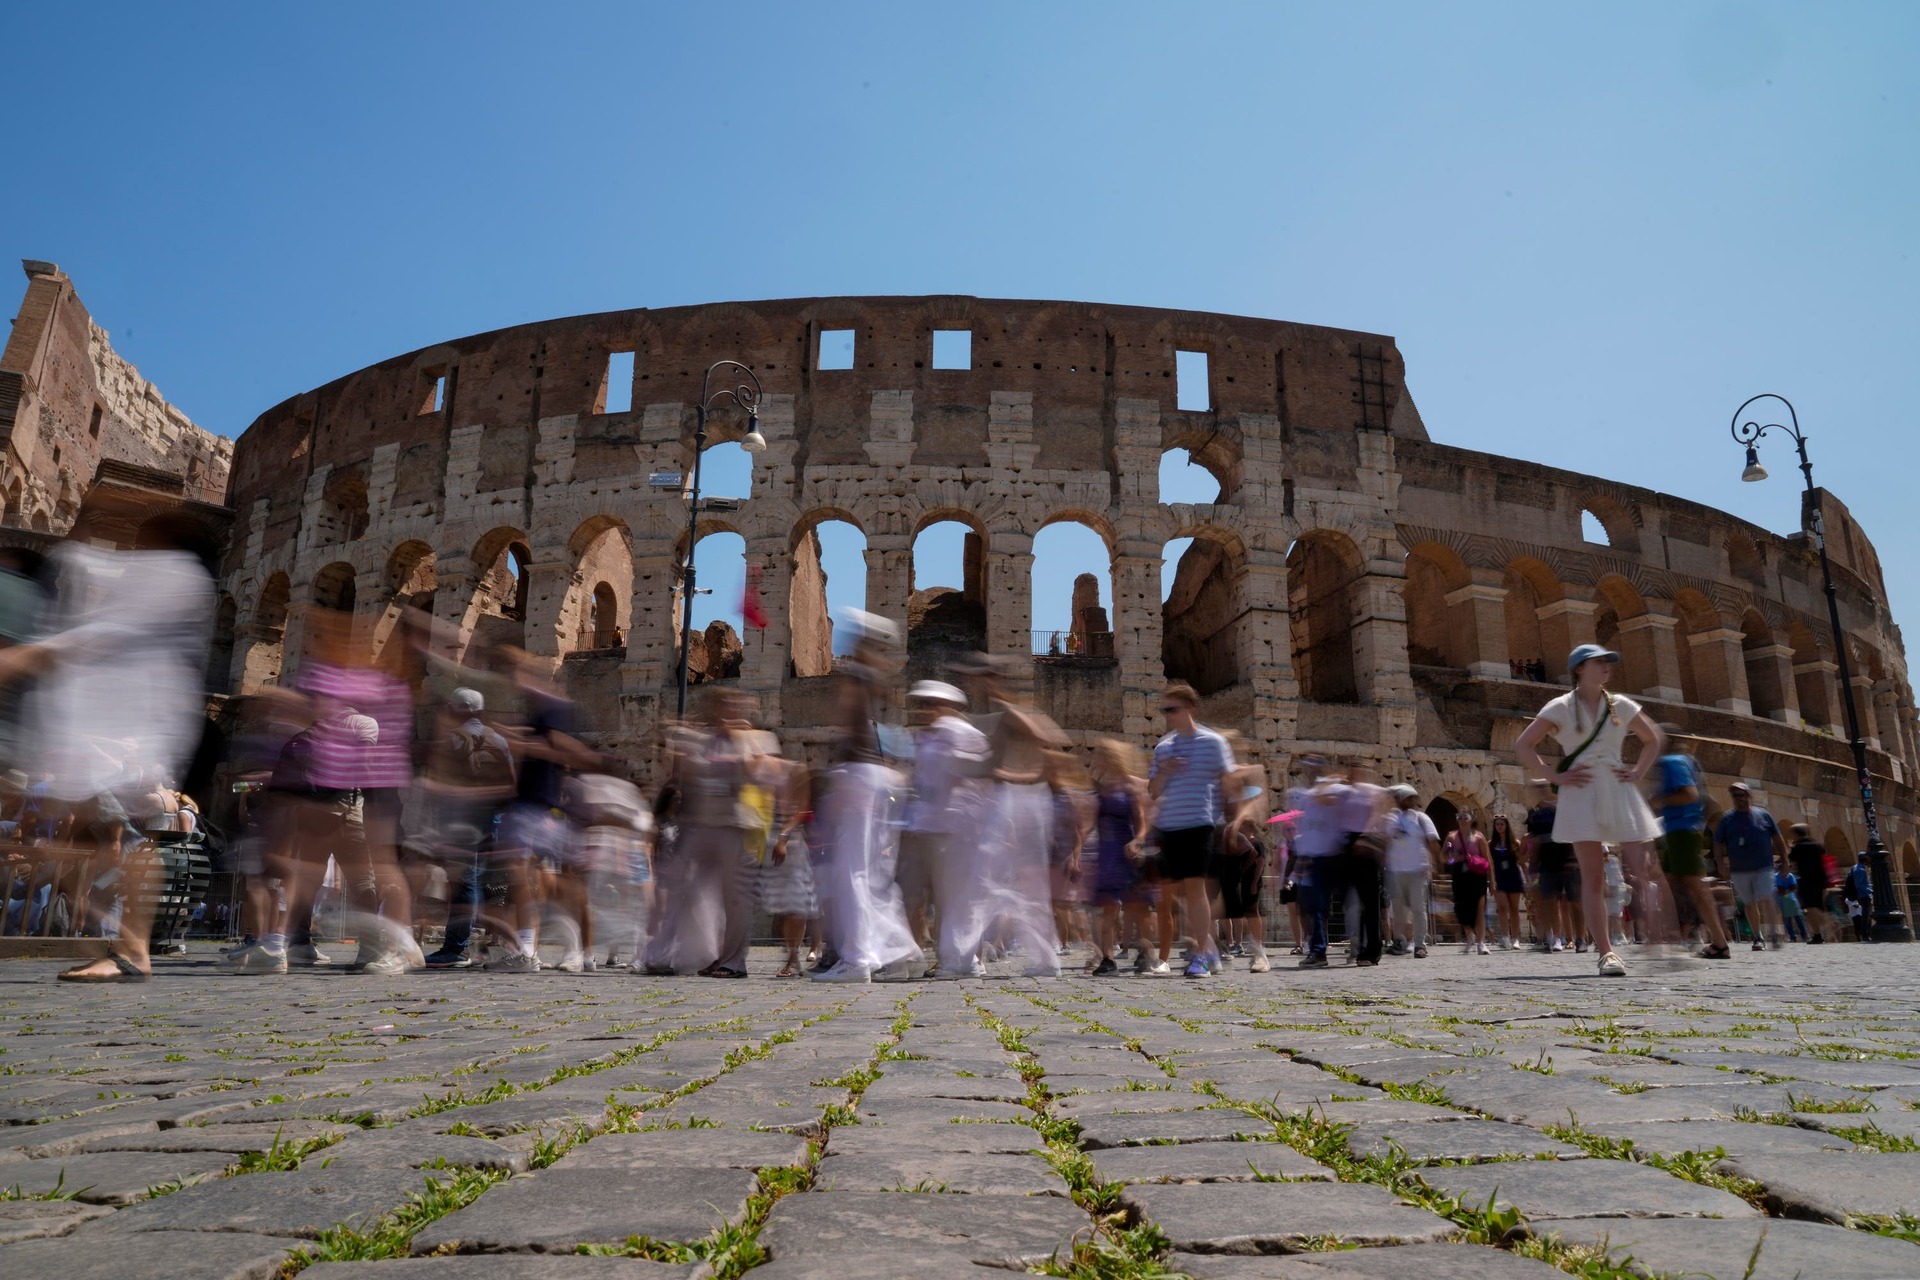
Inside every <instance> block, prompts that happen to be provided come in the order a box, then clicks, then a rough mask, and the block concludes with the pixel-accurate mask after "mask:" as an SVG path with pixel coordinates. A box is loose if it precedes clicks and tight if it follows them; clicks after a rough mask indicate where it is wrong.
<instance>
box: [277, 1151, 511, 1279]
mask: <svg viewBox="0 0 1920 1280" xmlns="http://www.w3.org/2000/svg"><path fill="white" fill-rule="evenodd" d="M506 1176H507V1174H506V1171H505V1170H504V1169H465V1170H461V1171H460V1172H458V1173H456V1174H454V1175H453V1177H452V1178H450V1179H448V1180H446V1181H444V1182H443V1181H441V1180H440V1179H438V1178H431V1177H430V1178H428V1179H426V1187H425V1189H424V1190H422V1191H419V1192H416V1193H415V1194H414V1195H413V1196H411V1197H410V1198H409V1199H408V1201H407V1203H406V1204H405V1205H403V1206H401V1207H400V1208H399V1209H396V1210H394V1211H393V1212H392V1213H389V1214H385V1215H383V1216H381V1217H380V1218H379V1219H377V1220H376V1221H374V1222H373V1223H371V1224H369V1225H368V1226H367V1227H365V1228H363V1229H356V1228H353V1227H328V1228H327V1229H326V1230H324V1231H322V1232H321V1233H320V1234H319V1236H318V1237H316V1238H315V1240H314V1242H313V1243H312V1244H310V1245H306V1246H303V1247H302V1248H300V1249H298V1250H296V1251H295V1252H294V1254H293V1256H292V1257H291V1258H290V1259H288V1261H287V1262H286V1264H285V1265H284V1266H283V1267H282V1268H281V1275H282V1277H285V1276H291V1275H293V1274H295V1273H296V1272H299V1271H302V1270H304V1269H306V1268H307V1267H309V1266H312V1265H313V1264H314V1263H316V1262H373V1261H377V1260H379V1259H382V1258H404V1257H406V1256H407V1254H408V1252H409V1250H410V1247H411V1246H412V1243H413V1237H414V1236H415V1235H417V1234H419V1232H420V1229H421V1228H422V1227H424V1226H426V1225H427V1224H428V1223H429V1222H433V1221H435V1220H436V1219H439V1218H444V1217H446V1216H447V1215H448V1214H449V1213H452V1212H453V1211H454V1210H456V1209H463V1208H465V1207H466V1206H467V1205H470V1204H472V1203H473V1202H474V1201H475V1200H477V1199H479V1198H480V1193H481V1192H483V1191H485V1190H486V1189H487V1188H488V1187H490V1186H492V1185H493V1184H494V1183H496V1182H499V1181H501V1180H503V1179H504V1178H505V1177H506Z"/></svg>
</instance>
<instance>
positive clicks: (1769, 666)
mask: <svg viewBox="0 0 1920 1280" xmlns="http://www.w3.org/2000/svg"><path fill="white" fill-rule="evenodd" d="M1740 631H1741V640H1740V656H1741V659H1742V661H1743V662H1744V663H1745V665H1746V669H1747V701H1748V703H1749V704H1750V705H1751V706H1752V708H1753V714H1754V715H1757V716H1766V717H1768V718H1770V719H1778V718H1779V717H1780V715H1781V714H1782V713H1784V712H1785V711H1786V710H1787V706H1788V697H1789V692H1790V691H1789V689H1788V688H1787V687H1786V682H1785V681H1784V680H1783V679H1782V678H1781V677H1782V674H1783V667H1782V664H1781V662H1780V661H1779V656H1778V654H1777V653H1776V649H1777V647H1778V643H1779V642H1778V639H1777V638H1776V637H1775V636H1774V634H1773V629H1772V628H1771V627H1769V626H1768V625H1767V620H1766V618H1765V617H1763V616H1762V615H1761V613H1760V611H1759V610H1758V609H1748V610H1747V611H1746V613H1744V614H1743V615H1741V618H1740Z"/></svg>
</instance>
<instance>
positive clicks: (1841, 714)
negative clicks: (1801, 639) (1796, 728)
mask: <svg viewBox="0 0 1920 1280" xmlns="http://www.w3.org/2000/svg"><path fill="white" fill-rule="evenodd" d="M1839 673H1840V666H1839V664H1838V663H1833V662H1824V661H1821V662H1800V663H1795V664H1794V668H1793V682H1794V688H1795V698H1794V700H1795V701H1796V702H1797V703H1799V705H1800V714H1801V715H1802V716H1804V717H1805V718H1806V721H1807V727H1808V728H1812V729H1825V730H1826V731H1827V732H1829V733H1831V734H1833V736H1834V737H1836V738H1845V737H1846V736H1847V731H1846V727H1845V726H1846V712H1845V711H1844V710H1842V709H1841V706H1840V682H1839V679H1838V676H1839ZM1809 693H1812V694H1814V695H1816V696H1813V697H1809V696H1808V695H1809Z"/></svg>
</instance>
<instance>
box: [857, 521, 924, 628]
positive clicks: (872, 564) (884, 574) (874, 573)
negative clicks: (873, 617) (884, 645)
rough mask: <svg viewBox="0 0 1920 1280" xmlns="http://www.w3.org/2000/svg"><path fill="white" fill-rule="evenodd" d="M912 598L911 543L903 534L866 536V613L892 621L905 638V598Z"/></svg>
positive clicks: (872, 534) (871, 534)
mask: <svg viewBox="0 0 1920 1280" xmlns="http://www.w3.org/2000/svg"><path fill="white" fill-rule="evenodd" d="M912 594H913V543H912V539H910V538H909V537H908V536H907V535H906V534H904V533H870V534H868V535H867V612H868V613H877V614H879V615H880V616H881V617H883V618H892V619H893V620H894V621H895V622H897V623H899V624H900V635H901V638H902V639H903V640H904V639H905V637H906V634H907V597H908V596H910V595H912Z"/></svg>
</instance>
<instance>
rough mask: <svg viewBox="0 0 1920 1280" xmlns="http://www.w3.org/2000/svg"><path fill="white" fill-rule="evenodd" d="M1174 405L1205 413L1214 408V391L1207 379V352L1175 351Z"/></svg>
mask: <svg viewBox="0 0 1920 1280" xmlns="http://www.w3.org/2000/svg"><path fill="white" fill-rule="evenodd" d="M1173 405H1174V408H1176V409H1183V410H1189V411H1191V412H1195V413H1205V412H1206V411H1207V410H1208V409H1211V408H1213V392H1212V389H1211V387H1210V386H1209V385H1208V381H1207V353H1206V352H1204V351H1176V352H1174V353H1173Z"/></svg>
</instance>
